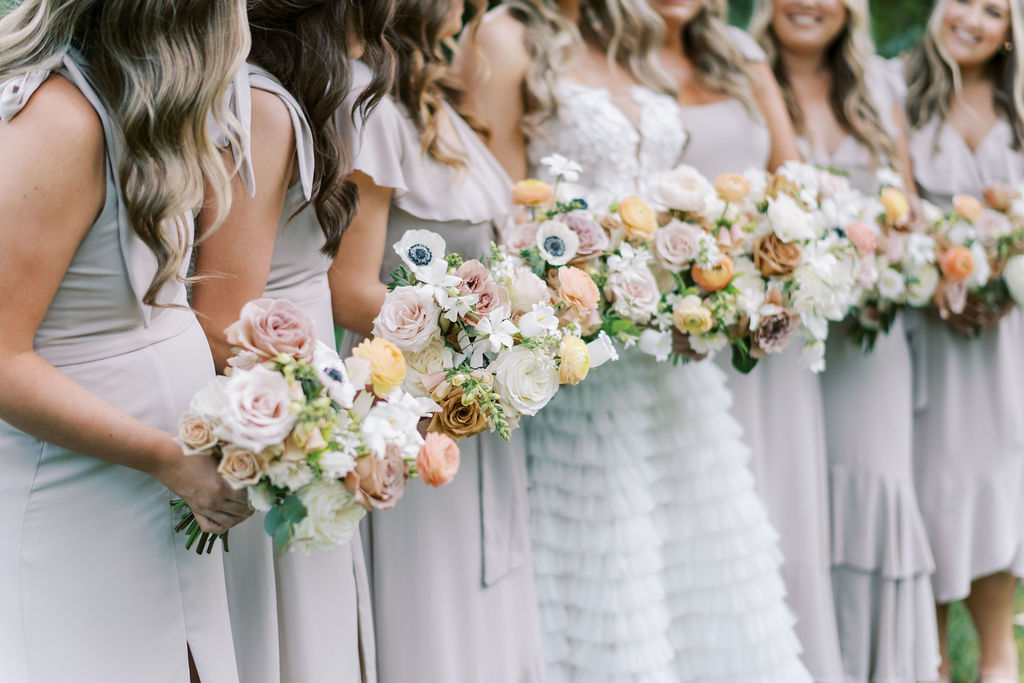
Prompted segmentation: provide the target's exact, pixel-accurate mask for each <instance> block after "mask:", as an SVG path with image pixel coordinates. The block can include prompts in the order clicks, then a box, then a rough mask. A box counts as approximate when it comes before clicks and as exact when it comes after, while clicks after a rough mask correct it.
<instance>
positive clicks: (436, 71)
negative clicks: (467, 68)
mask: <svg viewBox="0 0 1024 683" xmlns="http://www.w3.org/2000/svg"><path fill="white" fill-rule="evenodd" d="M396 4H397V11H396V12H395V21H394V24H393V28H392V36H393V41H394V45H395V52H396V55H397V57H398V68H397V74H396V77H395V84H394V86H393V87H392V90H391V94H392V95H393V96H394V98H395V100H397V101H398V102H399V103H400V104H401V105H402V106H403V107H404V108H405V110H406V111H407V112H408V114H409V117H410V118H411V119H412V121H413V123H414V124H415V125H416V130H418V131H419V133H420V141H421V145H422V149H423V153H424V154H427V155H429V156H430V157H431V158H432V159H435V160H436V161H439V162H441V163H443V164H447V165H449V166H453V167H462V166H463V165H464V164H465V160H464V159H463V158H462V157H461V155H460V154H459V152H458V151H456V150H454V149H452V148H451V146H450V145H448V144H446V143H445V141H444V139H443V138H442V137H441V134H440V117H441V111H442V110H443V107H444V103H445V102H448V103H449V104H451V105H452V106H453V107H455V109H456V110H457V111H458V112H459V113H460V115H462V116H463V118H465V119H466V120H467V121H468V122H469V123H470V125H472V126H473V127H474V128H476V129H477V130H479V131H483V126H482V125H481V124H480V123H479V122H478V121H476V119H474V118H473V117H472V116H470V115H469V114H468V112H466V111H465V110H464V109H463V107H462V105H463V95H464V93H463V89H462V86H461V85H460V83H459V81H458V79H456V78H455V77H454V76H453V74H452V73H451V69H450V68H449V64H448V57H447V55H446V54H445V50H446V49H447V50H449V51H455V50H456V49H457V48H456V46H455V44H454V42H453V41H448V40H443V39H442V38H441V32H442V31H443V30H444V29H445V26H446V25H447V23H448V21H449V20H450V15H451V10H452V3H451V1H450V0H396ZM466 4H467V5H468V6H469V7H470V8H471V9H472V10H473V12H474V16H473V19H472V22H471V24H470V26H469V27H468V30H470V31H472V30H474V27H475V25H476V23H477V22H478V21H479V20H480V18H481V17H482V16H483V13H484V11H485V10H486V0H467V2H466Z"/></svg>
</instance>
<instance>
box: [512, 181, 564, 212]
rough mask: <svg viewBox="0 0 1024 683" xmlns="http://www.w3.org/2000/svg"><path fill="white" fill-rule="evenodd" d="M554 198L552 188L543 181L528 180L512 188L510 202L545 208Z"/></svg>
mask: <svg viewBox="0 0 1024 683" xmlns="http://www.w3.org/2000/svg"><path fill="white" fill-rule="evenodd" d="M554 198H555V190H554V188H553V187H551V186H550V185H548V184H547V183H545V182H544V181H543V180H536V179H533V178H528V179H527V180H520V181H519V182H518V183H516V184H515V185H513V186H512V201H513V202H515V203H516V204H522V205H523V206H532V207H534V208H536V207H538V206H545V205H547V204H550V203H551V200H552V199H554Z"/></svg>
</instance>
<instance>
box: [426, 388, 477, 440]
mask: <svg viewBox="0 0 1024 683" xmlns="http://www.w3.org/2000/svg"><path fill="white" fill-rule="evenodd" d="M463 391H464V390H463V388H462V387H455V386H453V387H451V388H449V389H448V392H447V393H446V394H445V395H444V396H442V397H440V398H436V399H435V400H436V401H437V403H438V405H440V406H441V410H439V411H438V412H436V413H434V416H433V417H432V418H431V420H430V426H429V427H427V431H429V432H440V433H442V434H447V435H448V436H450V437H452V438H453V439H455V440H456V441H458V440H460V439H464V438H465V437H467V436H473V435H475V434H480V433H481V432H484V431H487V430H488V429H490V428H491V422H490V420H488V419H487V416H486V415H485V414H484V413H483V411H482V410H481V409H480V404H478V403H475V402H474V403H470V404H469V405H463V404H462V396H463Z"/></svg>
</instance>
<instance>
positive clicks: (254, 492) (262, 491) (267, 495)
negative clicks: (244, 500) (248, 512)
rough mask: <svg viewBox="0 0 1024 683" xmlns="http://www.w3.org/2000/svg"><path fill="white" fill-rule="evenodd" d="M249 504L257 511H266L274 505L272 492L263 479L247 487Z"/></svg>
mask: <svg viewBox="0 0 1024 683" xmlns="http://www.w3.org/2000/svg"><path fill="white" fill-rule="evenodd" d="M248 492H249V505H251V506H252V509H253V510H256V511H257V512H267V511H268V510H270V508H271V507H273V505H274V492H273V491H271V490H270V486H269V485H267V483H266V482H265V481H261V482H260V483H258V484H256V485H255V486H250V487H249V488H248Z"/></svg>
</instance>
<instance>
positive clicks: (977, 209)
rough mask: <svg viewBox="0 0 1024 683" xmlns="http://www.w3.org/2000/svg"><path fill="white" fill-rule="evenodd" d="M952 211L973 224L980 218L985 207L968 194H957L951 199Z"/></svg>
mask: <svg viewBox="0 0 1024 683" xmlns="http://www.w3.org/2000/svg"><path fill="white" fill-rule="evenodd" d="M953 210H954V211H956V212H957V213H958V214H960V215H961V216H962V217H963V218H965V219H967V220H968V221H970V222H971V223H973V222H975V221H976V220H978V219H979V218H980V217H981V212H982V211H984V210H985V207H984V206H982V204H981V202H979V201H978V200H977V199H976V198H974V197H972V196H971V195H969V194H958V195H957V196H955V197H953Z"/></svg>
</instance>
